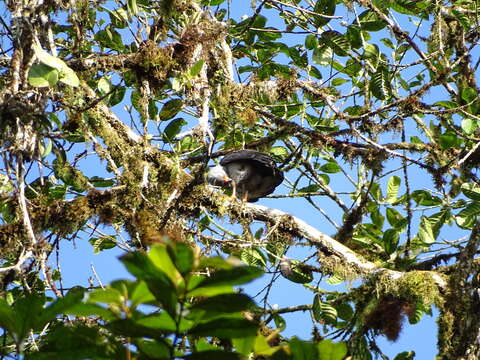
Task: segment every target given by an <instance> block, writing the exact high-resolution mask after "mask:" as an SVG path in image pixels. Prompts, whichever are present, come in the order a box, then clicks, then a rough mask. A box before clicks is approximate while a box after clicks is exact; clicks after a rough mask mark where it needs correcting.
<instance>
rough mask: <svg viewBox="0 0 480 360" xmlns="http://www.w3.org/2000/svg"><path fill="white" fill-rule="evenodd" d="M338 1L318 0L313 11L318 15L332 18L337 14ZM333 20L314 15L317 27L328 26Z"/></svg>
mask: <svg viewBox="0 0 480 360" xmlns="http://www.w3.org/2000/svg"><path fill="white" fill-rule="evenodd" d="M335 8H336V1H335V0H317V2H316V3H315V6H314V7H313V11H314V12H316V13H317V14H322V15H327V16H332V15H334V14H335ZM330 20H331V18H329V17H323V16H320V15H313V23H314V24H315V26H316V27H321V26H324V25H327V24H328V23H329V22H330Z"/></svg>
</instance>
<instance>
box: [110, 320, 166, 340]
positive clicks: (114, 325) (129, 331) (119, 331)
mask: <svg viewBox="0 0 480 360" xmlns="http://www.w3.org/2000/svg"><path fill="white" fill-rule="evenodd" d="M106 327H107V328H108V329H109V330H111V331H112V332H113V333H114V334H115V335H121V336H129V337H134V338H135V337H147V338H150V339H156V338H158V336H159V335H160V334H162V333H163V334H170V333H171V331H165V330H163V329H160V328H157V327H149V326H143V325H141V324H139V323H138V322H137V321H135V320H134V319H117V320H113V321H110V322H109V323H108V324H107V326H106Z"/></svg>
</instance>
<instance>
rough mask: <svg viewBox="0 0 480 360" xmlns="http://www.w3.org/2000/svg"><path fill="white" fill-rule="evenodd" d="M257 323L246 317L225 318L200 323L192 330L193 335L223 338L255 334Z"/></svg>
mask: <svg viewBox="0 0 480 360" xmlns="http://www.w3.org/2000/svg"><path fill="white" fill-rule="evenodd" d="M256 332H257V325H256V324H255V323H252V322H251V321H248V320H246V319H232V318H223V319H216V320H212V321H209V322H206V323H201V324H198V325H197V326H195V327H193V328H192V329H191V330H190V333H191V334H192V335H197V336H216V337H219V338H221V339H229V338H238V337H246V336H247V337H248V336H255V334H256Z"/></svg>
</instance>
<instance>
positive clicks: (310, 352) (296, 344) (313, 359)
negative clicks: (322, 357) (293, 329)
mask: <svg viewBox="0 0 480 360" xmlns="http://www.w3.org/2000/svg"><path fill="white" fill-rule="evenodd" d="M289 346H290V350H291V351H292V354H293V359H294V360H318V356H319V354H318V350H317V347H316V346H315V344H313V343H311V342H307V341H302V340H300V339H298V338H297V337H293V338H292V339H291V340H290V342H289Z"/></svg>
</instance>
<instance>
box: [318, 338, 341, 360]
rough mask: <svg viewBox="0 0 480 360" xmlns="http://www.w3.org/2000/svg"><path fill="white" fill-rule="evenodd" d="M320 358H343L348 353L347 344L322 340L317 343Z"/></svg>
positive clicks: (327, 359) (323, 359)
mask: <svg viewBox="0 0 480 360" xmlns="http://www.w3.org/2000/svg"><path fill="white" fill-rule="evenodd" d="M317 349H318V360H342V359H344V358H345V355H347V344H346V343H344V342H339V343H334V342H333V341H331V340H322V341H320V342H319V343H318V344H317Z"/></svg>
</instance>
